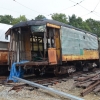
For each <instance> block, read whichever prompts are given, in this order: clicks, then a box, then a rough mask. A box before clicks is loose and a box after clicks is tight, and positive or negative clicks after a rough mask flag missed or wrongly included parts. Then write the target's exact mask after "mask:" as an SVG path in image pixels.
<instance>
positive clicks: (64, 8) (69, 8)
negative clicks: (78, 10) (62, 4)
mask: <svg viewBox="0 0 100 100" xmlns="http://www.w3.org/2000/svg"><path fill="white" fill-rule="evenodd" d="M83 1H84V0H82V1H80V2H77V3H75V4H74V5H72V6H70V7H67V8H64V9H62V10H59V11H57V12H61V11H64V10H67V9H70V8H72V7H75V6H77V5H78V4H80V3H82V2H83ZM49 15H53V14H49ZM49 15H48V16H49Z"/></svg>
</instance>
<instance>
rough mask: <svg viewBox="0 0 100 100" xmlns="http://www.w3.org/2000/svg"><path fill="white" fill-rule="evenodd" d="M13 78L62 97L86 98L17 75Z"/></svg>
mask: <svg viewBox="0 0 100 100" xmlns="http://www.w3.org/2000/svg"><path fill="white" fill-rule="evenodd" d="M13 78H14V79H16V80H18V81H19V82H23V83H27V84H29V85H31V86H33V87H38V88H41V89H43V90H44V89H45V90H47V91H49V92H52V93H55V94H57V95H59V96H61V97H64V98H68V99H71V100H84V99H82V98H79V97H76V96H74V95H71V94H68V93H64V92H62V91H58V90H55V89H53V88H50V87H46V86H43V85H40V84H37V83H34V82H31V81H27V80H25V79H21V78H18V77H15V76H13Z"/></svg>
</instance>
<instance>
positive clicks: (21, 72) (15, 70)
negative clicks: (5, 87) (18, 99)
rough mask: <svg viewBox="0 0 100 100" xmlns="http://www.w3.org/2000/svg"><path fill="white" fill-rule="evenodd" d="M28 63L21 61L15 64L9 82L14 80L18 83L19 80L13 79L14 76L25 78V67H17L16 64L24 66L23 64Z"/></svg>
mask: <svg viewBox="0 0 100 100" xmlns="http://www.w3.org/2000/svg"><path fill="white" fill-rule="evenodd" d="M26 62H28V61H21V62H18V63H13V64H12V66H11V70H10V75H9V78H8V80H13V81H14V82H17V80H15V79H14V78H12V77H13V76H16V77H19V78H23V75H24V69H23V67H20V66H19V67H18V68H17V67H16V64H22V63H26Z"/></svg>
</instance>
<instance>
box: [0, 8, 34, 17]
mask: <svg viewBox="0 0 100 100" xmlns="http://www.w3.org/2000/svg"><path fill="white" fill-rule="evenodd" d="M0 8H2V9H6V10H9V11H12V12H15V13H19V14H20V15H21V14H22V13H21V12H18V11H15V10H11V9H9V8H5V7H0ZM23 14H24V15H28V16H31V17H33V16H32V15H29V14H25V13H23Z"/></svg>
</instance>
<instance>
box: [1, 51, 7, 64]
mask: <svg viewBox="0 0 100 100" xmlns="http://www.w3.org/2000/svg"><path fill="white" fill-rule="evenodd" d="M7 62H8V52H1V51H0V64H4V63H6V64H7Z"/></svg>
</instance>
